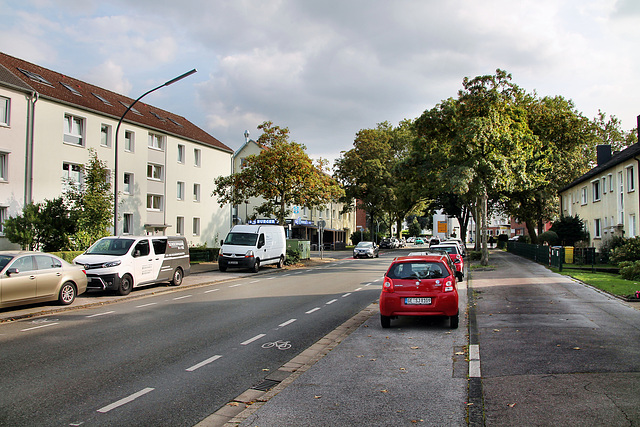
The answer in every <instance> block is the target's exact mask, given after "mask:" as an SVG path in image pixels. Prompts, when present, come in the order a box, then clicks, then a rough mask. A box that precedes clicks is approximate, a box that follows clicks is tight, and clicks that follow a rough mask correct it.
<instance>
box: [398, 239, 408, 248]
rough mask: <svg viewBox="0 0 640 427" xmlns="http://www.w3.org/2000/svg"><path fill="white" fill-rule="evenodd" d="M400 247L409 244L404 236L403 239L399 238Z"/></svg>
mask: <svg viewBox="0 0 640 427" xmlns="http://www.w3.org/2000/svg"><path fill="white" fill-rule="evenodd" d="M397 242H398V247H399V248H404V247H405V246H407V241H406V240H405V238H404V237H403V238H402V239H400V240H398V241H397Z"/></svg>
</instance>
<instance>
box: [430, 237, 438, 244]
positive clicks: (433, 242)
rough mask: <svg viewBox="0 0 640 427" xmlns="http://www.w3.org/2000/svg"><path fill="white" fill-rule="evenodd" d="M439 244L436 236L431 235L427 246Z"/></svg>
mask: <svg viewBox="0 0 640 427" xmlns="http://www.w3.org/2000/svg"><path fill="white" fill-rule="evenodd" d="M439 244H440V239H439V238H438V237H432V238H431V240H429V246H433V245H439Z"/></svg>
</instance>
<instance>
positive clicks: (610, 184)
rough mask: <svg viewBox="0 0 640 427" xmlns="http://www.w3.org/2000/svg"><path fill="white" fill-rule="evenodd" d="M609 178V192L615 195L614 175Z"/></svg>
mask: <svg viewBox="0 0 640 427" xmlns="http://www.w3.org/2000/svg"><path fill="white" fill-rule="evenodd" d="M607 176H608V177H609V192H610V193H613V175H611V174H609V175H607Z"/></svg>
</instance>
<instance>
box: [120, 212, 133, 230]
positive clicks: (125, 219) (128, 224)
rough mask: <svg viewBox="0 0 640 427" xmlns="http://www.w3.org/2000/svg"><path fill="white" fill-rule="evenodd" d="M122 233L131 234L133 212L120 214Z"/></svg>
mask: <svg viewBox="0 0 640 427" xmlns="http://www.w3.org/2000/svg"><path fill="white" fill-rule="evenodd" d="M122 234H133V214H132V213H126V214H124V215H122Z"/></svg>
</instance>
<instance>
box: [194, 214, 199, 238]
mask: <svg viewBox="0 0 640 427" xmlns="http://www.w3.org/2000/svg"><path fill="white" fill-rule="evenodd" d="M193 235H194V236H199V235H200V218H193Z"/></svg>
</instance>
